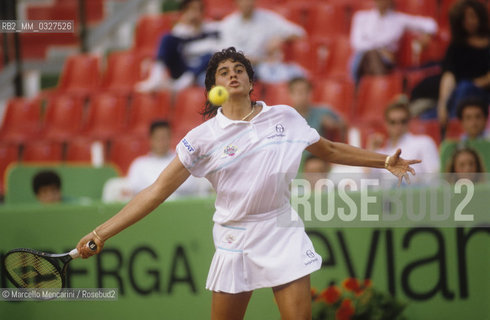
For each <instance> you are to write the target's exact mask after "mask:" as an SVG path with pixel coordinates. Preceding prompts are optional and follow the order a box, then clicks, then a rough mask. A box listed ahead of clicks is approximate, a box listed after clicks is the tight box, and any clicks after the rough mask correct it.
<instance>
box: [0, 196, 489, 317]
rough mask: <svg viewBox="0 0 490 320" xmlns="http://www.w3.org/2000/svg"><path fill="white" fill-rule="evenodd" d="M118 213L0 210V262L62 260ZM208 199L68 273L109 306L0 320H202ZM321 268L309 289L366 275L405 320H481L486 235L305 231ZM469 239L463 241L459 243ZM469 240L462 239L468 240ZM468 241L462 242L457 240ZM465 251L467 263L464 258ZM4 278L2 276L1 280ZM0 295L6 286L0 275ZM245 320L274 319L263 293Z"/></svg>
mask: <svg viewBox="0 0 490 320" xmlns="http://www.w3.org/2000/svg"><path fill="white" fill-rule="evenodd" d="M120 208H121V205H110V206H109V205H102V204H92V205H88V206H79V205H74V204H72V205H68V204H64V205H52V206H38V205H24V206H3V207H0V228H1V230H0V252H1V253H5V252H7V251H8V250H10V249H12V248H18V247H28V248H37V249H45V250H52V251H56V252H64V251H68V250H69V249H71V248H73V247H74V246H75V245H76V243H77V242H78V240H79V239H80V238H81V237H82V236H83V235H85V234H86V233H88V232H89V231H91V230H92V229H93V228H94V227H95V226H97V225H98V224H99V223H101V222H103V221H104V220H106V219H107V218H109V217H110V216H112V215H113V214H114V213H115V212H117V211H118V210H119V209H120ZM212 214H213V199H203V200H188V201H184V200H182V201H175V202H169V203H165V204H163V205H162V206H160V207H159V208H157V209H156V210H155V212H153V213H152V214H150V215H149V216H148V217H147V218H145V219H144V220H142V221H141V222H139V223H138V224H136V225H134V226H132V227H131V228H129V229H127V230H125V231H124V232H122V233H121V234H119V235H117V236H115V237H114V238H113V239H111V240H110V241H108V242H107V243H106V246H105V248H104V251H103V254H101V255H99V256H97V257H93V258H90V259H88V260H82V259H80V260H75V261H73V262H72V263H71V271H72V273H71V276H70V284H71V286H72V287H80V288H96V287H99V286H102V287H106V288H113V287H119V299H118V300H117V301H111V302H99V301H90V302H81V301H47V302H0V318H1V319H34V318H36V319H48V318H52V317H53V315H54V314H53V312H56V315H57V316H60V315H62V314H69V318H70V319H84V320H85V319H88V318H96V319H101V318H110V319H145V320H146V319H172V320H173V319H208V318H209V313H210V302H211V294H210V293H209V292H208V291H206V290H205V289H204V286H205V281H206V275H207V271H208V267H209V265H210V262H211V258H212V255H213V252H214V247H213V243H212V236H211V229H212V220H211V218H212ZM308 232H309V233H310V236H311V238H312V240H313V242H314V243H315V247H316V249H317V251H318V252H319V253H320V254H321V255H322V256H323V258H324V266H323V268H322V270H320V271H318V272H315V273H314V274H313V275H312V285H313V286H314V287H317V288H322V287H325V286H326V285H327V284H329V283H330V282H331V281H336V282H337V283H340V282H341V281H342V280H343V279H344V278H346V277H348V276H349V273H351V274H352V273H354V275H355V276H357V277H359V278H364V277H365V275H366V274H368V275H369V276H370V278H372V280H373V283H374V286H375V287H377V288H379V289H382V290H385V291H391V292H394V293H395V295H396V297H397V298H398V299H399V300H401V301H404V302H408V304H409V306H408V308H407V309H406V312H405V314H406V316H407V317H408V319H476V320H479V319H490V316H489V315H490V305H489V303H488V301H489V297H490V276H489V274H488V270H489V269H490V268H489V266H490V246H489V243H490V242H489V240H490V229H489V228H486V229H484V228H479V229H478V228H470V227H466V228H462V229H455V228H439V229H436V228H433V229H430V228H424V229H415V228H393V229H390V228H384V229H376V228H370V229H367V228H343V229H334V228H308ZM468 235H470V236H468ZM468 237H469V238H468ZM467 238H468V239H469V240H467V241H466V240H465V239H467ZM464 251H466V253H465V252H464ZM2 271H3V270H2ZM0 281H1V282H0V283H1V286H0V287H6V286H9V287H10V286H11V284H10V283H8V281H7V280H6V279H5V276H4V274H3V273H1V274H0ZM246 319H254V320H261V319H279V313H278V312H277V308H276V306H275V304H274V300H273V296H272V294H271V290H270V289H262V290H257V291H256V292H255V293H254V295H253V296H252V300H251V302H250V306H249V309H248V311H247V315H246Z"/></svg>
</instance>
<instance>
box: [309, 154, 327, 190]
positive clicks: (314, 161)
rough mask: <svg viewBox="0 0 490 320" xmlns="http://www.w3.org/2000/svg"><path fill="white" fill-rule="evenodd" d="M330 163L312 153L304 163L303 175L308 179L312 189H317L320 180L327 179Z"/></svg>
mask: <svg viewBox="0 0 490 320" xmlns="http://www.w3.org/2000/svg"><path fill="white" fill-rule="evenodd" d="M329 171H330V164H329V163H328V162H325V161H323V160H322V159H320V158H318V157H317V156H315V155H313V154H310V155H308V156H307V157H306V159H305V161H304V163H303V177H304V178H305V179H306V180H308V182H309V184H310V187H311V190H316V189H317V187H319V186H317V185H316V183H317V182H318V180H321V179H327V175H328V172H329Z"/></svg>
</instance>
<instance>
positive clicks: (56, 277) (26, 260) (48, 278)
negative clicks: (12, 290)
mask: <svg viewBox="0 0 490 320" xmlns="http://www.w3.org/2000/svg"><path fill="white" fill-rule="evenodd" d="M5 268H6V271H7V272H8V273H9V274H10V276H11V278H12V280H14V282H16V284H17V285H18V286H19V287H23V288H61V287H62V279H61V275H60V273H59V271H58V269H57V268H56V267H55V266H54V265H53V263H51V262H50V261H49V260H47V259H46V258H43V257H40V256H38V255H36V254H33V253H30V252H22V251H19V252H13V253H11V254H9V255H7V256H6V257H5Z"/></svg>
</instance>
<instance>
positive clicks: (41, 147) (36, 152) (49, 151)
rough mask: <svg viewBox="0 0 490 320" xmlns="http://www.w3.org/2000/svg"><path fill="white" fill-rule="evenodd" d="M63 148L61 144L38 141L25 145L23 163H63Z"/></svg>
mask: <svg viewBox="0 0 490 320" xmlns="http://www.w3.org/2000/svg"><path fill="white" fill-rule="evenodd" d="M62 160H63V146H62V143H61V142H56V141H49V140H37V141H31V142H28V143H25V145H24V152H23V154H22V161H24V162H33V161H35V162H61V161H62Z"/></svg>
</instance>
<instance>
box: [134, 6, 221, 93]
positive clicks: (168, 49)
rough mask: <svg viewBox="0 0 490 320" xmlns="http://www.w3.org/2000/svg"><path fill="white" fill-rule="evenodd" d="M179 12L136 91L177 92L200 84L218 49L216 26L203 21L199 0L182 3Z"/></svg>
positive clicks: (217, 27) (217, 25) (202, 7)
mask: <svg viewBox="0 0 490 320" xmlns="http://www.w3.org/2000/svg"><path fill="white" fill-rule="evenodd" d="M180 11H181V16H180V18H179V21H178V22H177V24H176V25H175V26H174V27H173V28H172V31H171V32H170V33H167V34H165V35H164V36H163V37H162V40H161V42H160V46H159V48H158V52H157V57H156V61H155V63H154V65H153V67H152V69H151V71H150V75H149V77H148V78H147V79H146V80H144V81H142V82H140V83H138V84H137V85H136V90H138V91H143V92H145V91H152V90H157V89H172V90H175V91H178V90H182V89H184V88H186V87H188V86H190V85H192V84H194V83H196V84H199V85H204V73H205V71H206V67H207V65H208V62H209V59H210V58H211V55H212V54H213V53H214V52H215V51H216V50H217V49H218V43H219V32H218V30H219V23H216V22H204V21H203V19H204V3H203V1H202V0H183V1H182V2H181V4H180Z"/></svg>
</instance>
